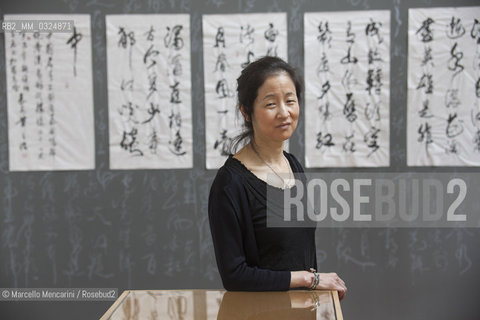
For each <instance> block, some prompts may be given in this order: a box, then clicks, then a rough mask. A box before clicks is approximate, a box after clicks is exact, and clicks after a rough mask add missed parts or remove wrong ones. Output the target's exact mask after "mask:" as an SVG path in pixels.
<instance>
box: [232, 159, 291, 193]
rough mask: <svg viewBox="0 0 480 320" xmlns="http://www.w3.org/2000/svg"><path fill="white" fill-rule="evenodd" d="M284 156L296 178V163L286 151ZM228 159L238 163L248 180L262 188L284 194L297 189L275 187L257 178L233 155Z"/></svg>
mask: <svg viewBox="0 0 480 320" xmlns="http://www.w3.org/2000/svg"><path fill="white" fill-rule="evenodd" d="M283 155H284V156H285V158H287V160H288V165H289V166H290V170H292V173H293V175H294V177H295V172H297V170H296V166H295V165H294V163H293V162H292V160H291V158H290V157H289V154H288V152H286V151H285V150H284V151H283ZM228 159H229V160H230V159H231V160H233V161H234V163H236V164H237V165H238V166H239V167H240V168H241V169H242V171H244V172H245V175H246V176H247V178H250V179H254V180H255V181H257V183H260V184H262V186H264V187H265V188H267V187H268V188H272V189H274V190H277V191H282V192H283V191H285V190H287V189H290V190H293V189H294V188H295V187H296V186H295V185H293V186H292V187H291V188H285V189H283V188H279V187H276V186H273V185H271V184H269V183H267V182H266V181H264V180H262V179H260V178H259V177H257V176H256V175H255V174H254V173H253V172H252V171H250V170H249V169H248V168H247V167H246V166H245V164H243V162H242V161H240V160H239V159H237V158H234V157H233V154H229V155H228Z"/></svg>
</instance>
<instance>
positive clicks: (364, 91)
mask: <svg viewBox="0 0 480 320" xmlns="http://www.w3.org/2000/svg"><path fill="white" fill-rule="evenodd" d="M304 24H305V98H306V99H305V164H306V166H307V167H380V166H389V164H390V144H389V139H390V132H389V131H390V128H389V125H390V122H389V117H390V110H389V100H390V98H389V97H390V67H389V65H390V12H389V11H355V12H322V13H305V16H304Z"/></svg>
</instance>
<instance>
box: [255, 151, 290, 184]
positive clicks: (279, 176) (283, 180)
mask: <svg viewBox="0 0 480 320" xmlns="http://www.w3.org/2000/svg"><path fill="white" fill-rule="evenodd" d="M250 146H251V147H252V150H253V152H255V154H256V155H257V157H258V158H259V159H260V160H262V161H263V163H265V164H266V165H267V167H269V168H270V170H272V172H273V173H274V174H275V175H276V176H277V177H278V178H280V180H282V182H283V186H284V187H286V188H290V187H291V186H292V185H291V184H290V183H288V184H287V183H285V179H283V178H282V176H281V175H279V174H278V173H277V172H276V171H275V170H273V168H272V167H271V166H270V165H269V164H268V163H267V161H265V160H263V158H262V157H261V156H260V154H259V153H258V151H257V149H255V147H254V146H253V142H252V143H250ZM282 158H283V160H284V161H285V163H286V164H287V168H290V165H289V164H288V162H287V159H285V156H284V155H283V154H282ZM288 173H289V178H290V181H292V180H293V174H292V171H291V170H288Z"/></svg>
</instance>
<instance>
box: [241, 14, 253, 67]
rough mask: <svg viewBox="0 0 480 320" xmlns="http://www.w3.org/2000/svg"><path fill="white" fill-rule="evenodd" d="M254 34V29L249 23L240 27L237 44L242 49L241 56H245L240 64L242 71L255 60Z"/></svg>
mask: <svg viewBox="0 0 480 320" xmlns="http://www.w3.org/2000/svg"><path fill="white" fill-rule="evenodd" d="M254 33H255V28H253V27H252V26H251V25H250V24H249V23H247V24H246V25H240V35H239V42H240V46H241V48H242V49H243V55H244V56H245V59H244V62H242V64H241V67H242V69H243V68H245V67H246V66H248V65H249V64H250V63H252V62H253V61H254V60H255V50H254V44H255V38H254V36H253V35H254Z"/></svg>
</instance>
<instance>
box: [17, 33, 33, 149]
mask: <svg viewBox="0 0 480 320" xmlns="http://www.w3.org/2000/svg"><path fill="white" fill-rule="evenodd" d="M20 37H21V47H22V48H21V53H20V57H21V61H22V62H21V63H22V67H21V87H20V88H21V90H20V93H19V96H18V103H19V105H20V115H21V118H20V120H21V121H20V125H21V127H22V139H21V142H20V146H19V148H20V152H21V156H22V157H23V158H28V157H29V156H30V152H29V148H30V143H29V141H28V139H29V137H28V135H29V133H30V132H28V131H29V130H28V127H29V125H30V121H31V120H30V119H29V117H28V116H30V115H29V113H28V111H27V110H26V105H27V104H28V103H29V101H28V98H27V96H28V95H29V93H30V84H29V79H28V75H29V70H28V62H27V50H28V39H29V38H30V36H27V35H26V33H25V31H23V32H21V35H20ZM27 120H29V121H28V124H27ZM30 126H31V125H30Z"/></svg>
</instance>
